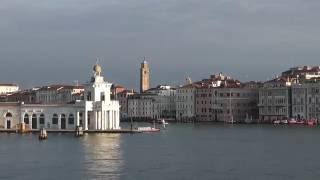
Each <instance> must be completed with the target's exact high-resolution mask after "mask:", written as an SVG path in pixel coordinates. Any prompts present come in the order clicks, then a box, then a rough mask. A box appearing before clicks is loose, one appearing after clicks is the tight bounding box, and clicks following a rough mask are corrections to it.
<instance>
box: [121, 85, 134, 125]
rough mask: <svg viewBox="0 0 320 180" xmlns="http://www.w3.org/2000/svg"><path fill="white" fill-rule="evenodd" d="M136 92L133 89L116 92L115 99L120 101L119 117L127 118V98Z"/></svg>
mask: <svg viewBox="0 0 320 180" xmlns="http://www.w3.org/2000/svg"><path fill="white" fill-rule="evenodd" d="M134 94H136V92H134V90H133V89H131V90H124V91H122V92H120V93H118V94H117V100H118V101H119V103H120V118H121V119H127V118H128V99H129V98H130V96H133V95H134Z"/></svg>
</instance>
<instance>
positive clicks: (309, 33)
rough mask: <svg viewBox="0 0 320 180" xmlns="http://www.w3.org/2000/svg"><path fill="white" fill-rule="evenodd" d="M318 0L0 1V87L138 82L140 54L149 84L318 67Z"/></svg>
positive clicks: (134, 85) (245, 77) (246, 77)
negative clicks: (98, 77)
mask: <svg viewBox="0 0 320 180" xmlns="http://www.w3.org/2000/svg"><path fill="white" fill-rule="evenodd" d="M319 9H320V1H317V0H241V1H239V0H215V1H212V0H200V1H199V0H176V1H171V0H154V1H147V0H123V1H116V0H110V1H104V0H95V1H89V0H56V1H41V0H30V1H23V0H3V1H1V5H0V62H1V66H0V83H7V82H8V83H11V82H13V83H18V84H19V85H21V86H22V87H24V88H25V87H27V88H29V87H32V86H38V85H46V84H55V83H66V84H72V83H74V84H75V82H74V81H75V80H78V81H79V83H83V82H85V81H87V80H89V78H90V76H91V73H92V66H93V64H94V63H95V62H96V60H95V59H96V57H99V59H100V61H99V62H100V64H101V65H102V67H103V75H104V76H105V78H106V80H108V81H110V82H114V83H117V84H121V85H123V86H126V87H128V88H135V89H136V90H138V89H139V88H138V87H139V65H140V63H141V62H142V61H143V57H144V56H146V59H147V61H148V62H149V64H150V68H151V82H152V84H151V85H152V86H156V85H158V84H170V85H179V84H183V83H184V82H185V78H186V77H187V76H190V77H191V78H192V80H194V81H196V80H200V79H203V78H206V77H208V76H209V75H210V74H214V73H219V72H223V73H224V74H226V75H230V76H232V77H234V78H237V79H239V80H241V81H248V80H261V81H265V80H267V79H271V78H272V77H274V76H275V75H277V74H279V73H280V72H282V71H284V70H286V69H288V68H290V67H295V66H301V65H311V66H313V65H319V64H320V63H319V62H320V61H319V57H320V51H319V47H320V36H319V32H320V21H319V20H318V17H320V12H319Z"/></svg>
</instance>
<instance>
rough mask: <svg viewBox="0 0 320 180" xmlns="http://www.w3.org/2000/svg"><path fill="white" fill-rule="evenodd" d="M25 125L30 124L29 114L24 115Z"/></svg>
mask: <svg viewBox="0 0 320 180" xmlns="http://www.w3.org/2000/svg"><path fill="white" fill-rule="evenodd" d="M24 123H25V124H29V115H28V114H25V115H24Z"/></svg>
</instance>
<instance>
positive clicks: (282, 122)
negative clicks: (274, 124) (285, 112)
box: [280, 119, 288, 124]
mask: <svg viewBox="0 0 320 180" xmlns="http://www.w3.org/2000/svg"><path fill="white" fill-rule="evenodd" d="M280 123H281V124H288V120H286V119H285V120H281V121H280Z"/></svg>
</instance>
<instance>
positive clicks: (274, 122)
mask: <svg viewBox="0 0 320 180" xmlns="http://www.w3.org/2000/svg"><path fill="white" fill-rule="evenodd" d="M280 123H281V122H280V120H275V121H273V124H280Z"/></svg>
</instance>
